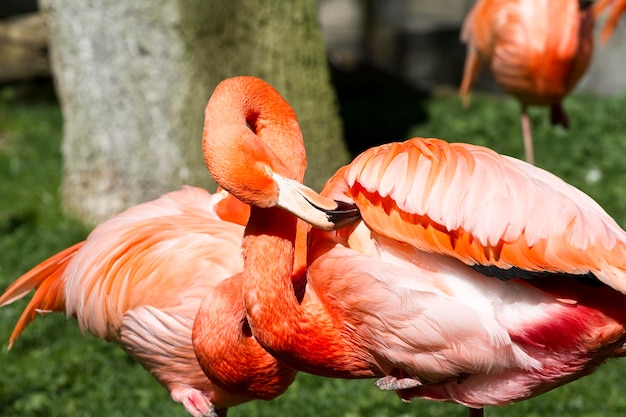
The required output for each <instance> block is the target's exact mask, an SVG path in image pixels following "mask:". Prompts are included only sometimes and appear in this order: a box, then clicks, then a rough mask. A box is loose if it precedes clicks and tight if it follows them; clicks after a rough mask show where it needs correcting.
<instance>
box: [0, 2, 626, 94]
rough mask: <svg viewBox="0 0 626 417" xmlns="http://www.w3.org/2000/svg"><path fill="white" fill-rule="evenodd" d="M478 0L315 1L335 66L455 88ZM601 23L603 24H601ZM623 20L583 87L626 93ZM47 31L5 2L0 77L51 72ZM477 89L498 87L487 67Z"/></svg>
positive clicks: (31, 7) (420, 85)
mask: <svg viewBox="0 0 626 417" xmlns="http://www.w3.org/2000/svg"><path fill="white" fill-rule="evenodd" d="M472 4H473V0H318V6H319V19H320V24H321V27H322V31H323V33H324V37H325V40H326V44H327V48H328V55H329V59H330V62H331V65H332V66H333V67H334V68H335V69H336V70H338V71H341V72H343V73H345V74H351V73H357V72H360V71H364V70H365V71H375V72H378V73H379V74H384V76H386V77H392V78H394V79H397V80H398V81H399V82H402V83H406V84H407V85H409V86H411V87H413V88H415V89H417V90H420V91H427V92H429V91H432V90H433V89H436V88H440V87H449V88H456V87H457V86H458V85H459V82H460V80H461V74H462V71H463V60H464V58H465V46H464V45H463V44H461V42H460V40H459V35H460V31H461V25H462V21H463V19H464V17H465V15H466V14H467V11H468V10H469V9H470V7H471V6H472ZM601 22H602V21H600V22H597V23H598V24H597V25H596V26H597V27H599V26H600V24H599V23H601ZM625 67H626V23H622V24H620V25H619V26H618V29H617V31H616V32H615V34H614V35H613V37H612V38H611V39H610V41H609V42H608V43H607V44H606V45H602V44H600V43H599V42H596V48H595V52H594V57H593V61H592V64H591V67H590V69H589V71H587V74H586V75H585V77H584V79H583V80H582V81H581V82H580V83H579V85H578V91H582V92H585V93H592V94H597V95H613V94H619V93H621V92H623V91H626V69H625ZM48 73H49V69H48V62H47V56H46V35H45V27H44V25H43V21H42V19H40V18H39V17H38V15H37V2H36V1H35V0H3V1H2V2H0V83H2V82H10V81H16V80H20V79H28V78H31V77H37V76H47V75H48ZM477 87H478V89H483V90H488V91H494V92H495V91H498V88H497V87H496V86H495V84H494V83H493V81H492V80H491V77H490V75H489V74H488V73H486V72H485V73H483V75H482V76H481V79H480V80H479V82H478V84H477Z"/></svg>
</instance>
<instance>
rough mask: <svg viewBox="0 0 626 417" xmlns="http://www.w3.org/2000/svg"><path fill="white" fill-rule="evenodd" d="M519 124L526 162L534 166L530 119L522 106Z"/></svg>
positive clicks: (525, 108) (526, 109)
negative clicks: (520, 123) (520, 124)
mask: <svg viewBox="0 0 626 417" xmlns="http://www.w3.org/2000/svg"><path fill="white" fill-rule="evenodd" d="M521 122H522V136H523V138H524V152H525V155H526V162H528V163H529V164H532V165H535V155H534V152H533V132H532V128H531V126H530V117H528V108H527V107H526V106H524V105H523V106H522V115H521Z"/></svg>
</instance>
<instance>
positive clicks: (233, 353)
mask: <svg viewBox="0 0 626 417" xmlns="http://www.w3.org/2000/svg"><path fill="white" fill-rule="evenodd" d="M242 282H243V280H242V276H241V274H238V275H235V276H233V277H231V278H228V279H226V280H224V281H222V282H221V283H220V284H219V285H218V286H217V287H215V288H214V289H213V290H212V291H210V292H209V293H208V294H207V296H206V297H205V298H204V300H203V301H202V304H201V306H200V308H199V310H198V313H197V314H196V319H195V321H194V327H193V335H192V340H193V347H194V352H195V354H196V358H197V359H198V363H199V364H200V367H201V368H202V370H203V371H204V373H205V374H206V376H207V377H208V378H209V379H210V380H211V381H212V382H213V383H215V384H216V385H217V386H219V387H220V388H222V389H224V390H227V391H228V392H229V393H232V394H231V395H230V399H229V400H228V401H230V404H227V405H226V406H231V405H236V404H237V403H241V402H244V401H249V400H251V399H262V400H271V399H273V398H275V397H277V396H278V395H280V394H282V393H283V392H285V390H286V389H287V388H288V387H289V385H291V383H292V382H293V381H294V379H295V377H296V370H295V369H293V368H291V367H289V366H287V365H285V364H283V363H281V362H280V361H278V360H276V359H275V358H274V357H272V356H271V355H270V354H269V353H267V351H265V350H264V349H263V348H262V347H261V346H260V345H259V344H258V343H257V341H256V339H255V338H254V336H252V334H251V333H250V329H249V327H248V326H247V322H246V310H245V307H244V304H243V300H242V298H241V286H242Z"/></svg>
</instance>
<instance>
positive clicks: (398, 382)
mask: <svg viewBox="0 0 626 417" xmlns="http://www.w3.org/2000/svg"><path fill="white" fill-rule="evenodd" d="M374 385H376V386H377V387H378V388H379V389H381V390H383V391H398V390H402V389H408V388H416V387H419V386H422V385H424V384H422V382H421V381H420V380H418V379H415V378H398V377H395V376H393V375H387V376H385V377H382V378H380V379H379V380H378V381H376V382H375V383H374Z"/></svg>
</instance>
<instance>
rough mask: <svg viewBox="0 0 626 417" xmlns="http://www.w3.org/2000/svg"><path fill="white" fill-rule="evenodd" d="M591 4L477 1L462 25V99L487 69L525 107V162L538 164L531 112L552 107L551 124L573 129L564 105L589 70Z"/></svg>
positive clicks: (562, 0) (541, 0)
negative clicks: (464, 46) (532, 108)
mask: <svg viewBox="0 0 626 417" xmlns="http://www.w3.org/2000/svg"><path fill="white" fill-rule="evenodd" d="M590 4H591V2H590V1H588V0H547V1H546V0H478V2H476V4H475V5H474V6H473V8H472V9H471V10H470V12H469V14H468V16H467V17H466V19H465V22H464V23H463V29H462V34H461V38H462V40H463V41H464V42H465V43H467V56H466V59H465V70H464V73H463V80H462V81H461V87H460V90H459V93H460V95H461V97H462V99H463V102H464V104H465V105H466V106H467V105H468V104H469V98H470V91H471V89H472V85H473V84H474V82H475V81H476V78H477V77H478V74H479V73H480V69H481V67H482V66H483V65H488V66H489V68H490V70H491V72H492V73H493V75H494V77H495V79H496V82H497V83H498V84H499V85H500V87H501V88H502V89H504V91H506V92H507V93H509V94H511V95H513V96H514V97H516V98H517V99H518V100H519V101H520V103H521V105H522V111H521V125H522V135H523V139H524V150H525V155H526V160H527V161H528V162H529V163H531V164H534V152H533V143H532V129H531V124H530V119H529V117H528V106H549V107H550V120H551V122H552V124H559V125H562V126H564V127H568V126H569V120H568V118H567V115H566V114H565V111H564V110H563V107H562V104H561V102H562V101H563V99H564V97H565V96H566V95H567V94H568V93H569V92H570V91H571V90H572V88H574V86H575V85H576V83H577V82H578V80H579V79H580V78H581V77H582V75H583V74H584V73H585V71H586V70H587V66H588V64H589V61H590V59H591V54H592V52H593V26H594V16H593V13H592V11H591V10H590V9H589V6H590Z"/></svg>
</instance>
